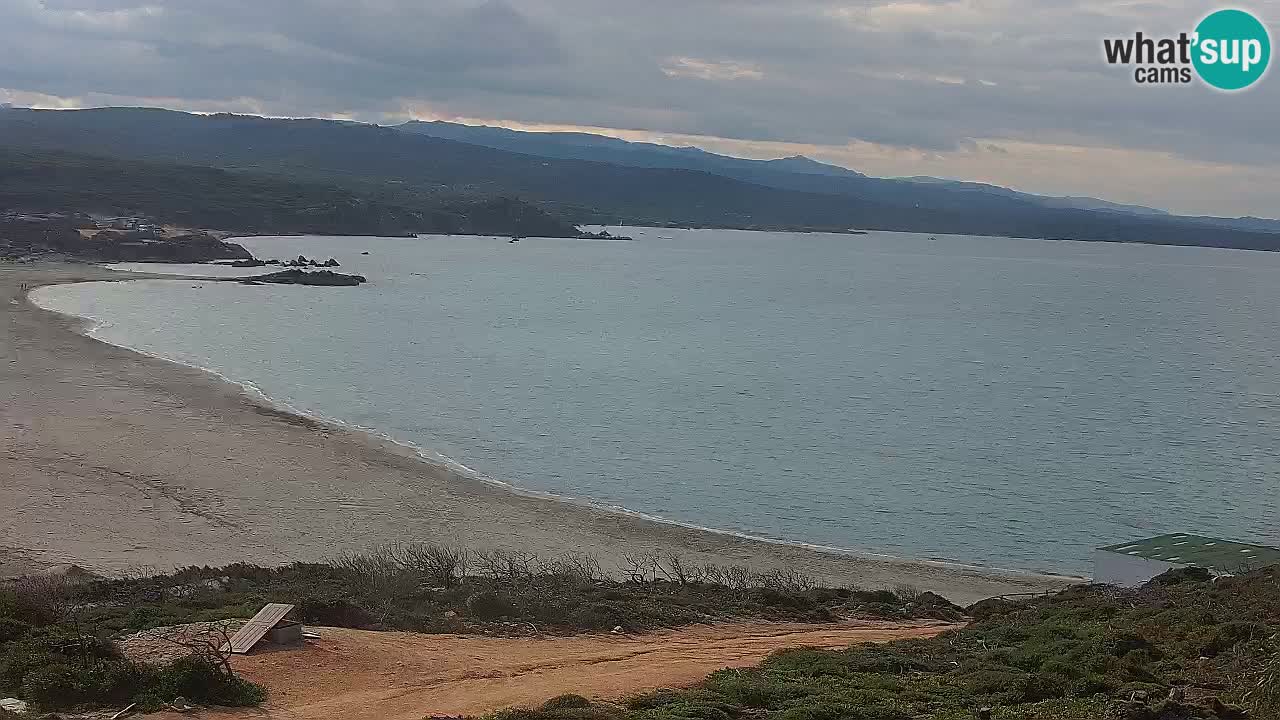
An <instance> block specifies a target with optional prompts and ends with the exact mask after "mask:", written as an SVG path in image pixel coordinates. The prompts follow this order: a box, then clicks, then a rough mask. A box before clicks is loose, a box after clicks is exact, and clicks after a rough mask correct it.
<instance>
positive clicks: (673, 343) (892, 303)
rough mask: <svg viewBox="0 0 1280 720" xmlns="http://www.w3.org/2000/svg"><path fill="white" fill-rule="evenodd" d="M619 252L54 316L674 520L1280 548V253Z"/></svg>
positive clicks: (156, 283) (427, 448)
mask: <svg viewBox="0 0 1280 720" xmlns="http://www.w3.org/2000/svg"><path fill="white" fill-rule="evenodd" d="M609 229H610V231H611V232H613V233H615V234H625V235H627V236H629V238H630V239H625V240H624V239H614V240H577V239H541V238H526V239H523V240H521V241H520V242H518V243H512V242H509V240H508V239H507V238H494V237H473V236H420V237H418V238H380V237H310V236H302V237H257V238H248V239H243V240H240V241H239V242H242V243H243V244H244V245H245V246H246V247H248V248H249V249H250V250H251V251H253V252H254V253H255V254H256V255H258V256H259V257H273V258H274V257H281V258H284V257H294V256H297V255H299V254H303V255H306V256H307V257H311V258H319V259H321V260H324V259H327V258H329V257H333V258H336V259H337V260H338V261H339V262H340V263H341V268H340V270H341V271H344V272H355V273H359V274H362V275H365V276H366V277H368V279H369V283H368V284H366V285H363V286H361V287H356V288H315V287H298V286H274V285H243V284H239V283H219V282H209V281H191V280H137V281H133V282H127V283H87V284H80V285H64V286H56V287H50V288H44V289H41V290H39V291H38V292H37V293H36V294H35V300H36V302H37V303H38V304H40V305H42V306H44V307H47V308H51V309H54V310H58V311H60V312H64V313H70V314H74V315H79V316H83V317H86V318H89V319H91V320H92V321H93V322H92V324H91V325H92V329H91V331H90V332H91V333H92V335H93V336H94V337H97V338H99V339H101V340H103V341H106V342H109V343H113V344H117V345H122V346H125V347H129V348H134V349H137V350H140V351H143V352H146V353H149V354H153V355H157V356H160V357H164V358H168V359H171V360H173V361H176V362H180V363H185V364H188V365H193V366H198V367H201V368H206V369H208V370H210V371H212V372H216V373H218V374H219V375H222V376H224V377H225V378H228V379H230V380H233V381H235V382H239V383H241V384H243V385H245V386H246V387H247V388H250V389H251V390H252V391H254V392H256V393H260V394H262V395H263V396H265V397H266V398H269V399H270V401H271V402H274V403H277V404H279V405H280V406H282V407H285V408H288V409H292V410H295V411H297V412H302V413H307V414H311V415H314V416H317V417H321V418H325V419H327V420H330V421H334V422H340V423H344V424H347V425H350V426H352V427H356V428H363V429H366V430H369V431H371V432H376V433H379V434H382V435H385V436H387V437H389V438H391V439H394V440H395V441H397V442H401V443H404V444H406V445H410V446H412V447H414V448H417V449H418V450H419V451H420V452H421V453H422V454H423V455H424V456H426V457H428V458H431V459H434V460H436V461H439V462H446V463H449V464H451V465H453V466H454V467H456V468H457V469H459V470H460V471H462V472H466V473H469V474H470V475H471V476H472V477H474V478H475V480H476V482H495V483H502V484H506V485H509V486H511V487H512V488H516V489H520V490H521V491H526V492H533V493H538V494H546V495H551V496H554V497H558V498H563V499H566V500H571V501H574V502H580V503H590V504H592V505H595V506H598V507H601V508H604V509H608V510H612V511H616V512H628V513H635V514H640V515H644V516H647V517H651V518H654V519H655V520H660V521H663V522H671V523H677V524H681V525H686V526H693V527H701V528H708V529H714V530H717V531H721V532H729V533H736V534H742V535H748V536H753V537H760V538H766V539H770V540H774V541H781V542H790V543H799V544H804V545H812V546H817V547H820V548H831V549H847V550H855V551H859V552H868V553H878V554H885V555H891V556H897V557H905V558H919V559H934V560H946V561H952V562H958V563H965V564H973V565H981V566H988V567H995V568H1006V569H1020V570H1031V571H1050V572H1059V573H1067V574H1081V575H1088V574H1089V573H1090V571H1091V553H1092V550H1093V549H1094V548H1096V547H1098V546H1101V545H1105V544H1109V543H1115V542H1122V541H1127V540H1131V539H1137V538H1141V537H1145V536H1150V535H1154V534H1158V533H1164V532H1175V531H1182V532H1194V533H1200V534H1206V535H1213V536H1218V537H1223V538H1229V539H1233V540H1240V541H1250V542H1258V543H1273V544H1274V543H1280V523H1277V522H1276V513H1277V509H1278V508H1280V313H1277V307H1280V254H1270V253H1261V252H1249V251H1238V250H1223V249H1211V248H1198V247H1166V246H1155V245H1142V244H1112V243H1085V242H1071V241H1041V240H1026V239H1010V238H998V237H969V236H959V235H938V236H927V235H918V234H908V233H888V232H870V233H867V234H862V235H854V234H809V233H766V232H741V231H725V230H674V229H665V228H631V227H628V228H609ZM125 269H132V270H144V271H151V272H155V271H162V272H173V273H183V272H194V273H199V274H209V273H210V272H211V271H210V269H209V268H208V266H195V267H192V266H155V265H131V266H125ZM268 270H269V268H268ZM217 271H218V272H221V273H224V274H229V273H233V272H241V273H243V272H249V273H257V272H262V269H253V270H249V271H243V270H231V269H227V268H218V269H217Z"/></svg>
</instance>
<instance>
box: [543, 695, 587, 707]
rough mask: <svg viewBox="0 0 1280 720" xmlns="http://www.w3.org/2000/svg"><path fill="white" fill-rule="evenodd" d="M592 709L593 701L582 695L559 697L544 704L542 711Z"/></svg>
mask: <svg viewBox="0 0 1280 720" xmlns="http://www.w3.org/2000/svg"><path fill="white" fill-rule="evenodd" d="M584 707H591V701H590V700H588V699H586V698H584V697H582V696H581V695H573V694H569V695H557V696H556V697H553V698H551V699H550V700H548V701H546V702H544V703H542V708H541V709H542V710H563V709H566V708H584Z"/></svg>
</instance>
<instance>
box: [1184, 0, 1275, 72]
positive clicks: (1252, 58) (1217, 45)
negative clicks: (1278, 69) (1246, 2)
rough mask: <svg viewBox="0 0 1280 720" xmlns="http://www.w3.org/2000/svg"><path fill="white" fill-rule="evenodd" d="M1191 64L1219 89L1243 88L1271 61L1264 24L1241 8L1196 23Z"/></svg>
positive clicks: (1269, 37)
mask: <svg viewBox="0 0 1280 720" xmlns="http://www.w3.org/2000/svg"><path fill="white" fill-rule="evenodd" d="M1193 42H1194V43H1195V50H1194V51H1193V54H1192V58H1191V61H1192V64H1194V65H1195V68H1196V72H1197V73H1199V74H1200V79H1201V80H1204V81H1205V82H1206V83H1208V84H1209V85H1211V86H1213V87H1215V88H1218V89H1219V90H1243V89H1245V88H1247V87H1249V86H1250V85H1252V84H1254V83H1255V82H1257V81H1258V80H1259V79H1260V78H1261V77H1262V75H1263V73H1265V72H1266V71H1267V63H1268V62H1270V60H1271V36H1270V35H1269V34H1268V33H1267V26H1266V25H1263V24H1262V22H1260V21H1259V20H1258V18H1256V17H1254V16H1253V15H1250V14H1249V13H1247V12H1245V11H1244V10H1219V11H1217V12H1215V13H1212V14H1210V15H1208V16H1206V17H1205V19H1203V20H1201V21H1200V24H1199V25H1197V26H1196V34H1195V40H1194V41H1193Z"/></svg>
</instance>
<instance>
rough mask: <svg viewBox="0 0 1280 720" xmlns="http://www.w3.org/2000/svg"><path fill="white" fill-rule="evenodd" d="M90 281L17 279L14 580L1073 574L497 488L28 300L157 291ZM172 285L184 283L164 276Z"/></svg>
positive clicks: (9, 459) (3, 458)
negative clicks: (662, 557) (624, 562)
mask: <svg viewBox="0 0 1280 720" xmlns="http://www.w3.org/2000/svg"><path fill="white" fill-rule="evenodd" d="M146 277H149V276H146V275H142V274H138V273H120V272H115V271H111V270H108V269H105V268H100V267H96V266H91V265H71V264H53V263H43V264H39V263H38V264H17V263H0V307H2V308H3V312H4V314H5V316H6V317H5V322H4V323H3V324H0V353H3V356H0V400H2V401H3V402H0V436H2V437H4V439H5V443H4V445H5V447H4V448H2V449H0V462H3V463H4V464H5V465H6V466H8V467H9V468H11V470H12V472H11V473H10V474H11V475H12V476H13V477H12V479H9V480H7V481H6V484H5V485H4V486H3V487H0V494H2V495H3V496H4V497H3V499H4V502H3V503H2V504H3V505H5V506H6V507H11V508H15V509H16V512H11V513H6V514H5V517H3V518H0V535H2V536H3V538H4V539H3V540H0V575H4V574H14V573H16V572H26V571H30V570H31V569H38V568H39V567H42V566H49V565H57V564H66V563H74V564H78V565H81V566H83V567H85V568H87V569H90V570H94V571H97V572H102V573H108V574H110V573H118V572H123V571H126V570H130V569H134V568H138V567H150V568H155V569H158V570H165V569H169V568H172V567H176V566H182V565H192V564H195V565H220V564H227V563H231V562H250V563H256V564H261V565H268V566H271V565H279V564H282V563H287V562H292V561H299V560H323V559H326V558H331V557H333V556H334V555H336V554H338V553H340V552H344V551H360V550H368V549H371V548H372V547H375V546H377V545H380V544H385V543H388V542H395V541H432V542H447V543H459V544H463V545H468V546H474V547H509V548H520V549H524V550H529V551H533V552H538V553H545V554H557V553H562V552H571V551H572V552H581V551H586V552H592V553H594V554H597V555H599V556H600V558H601V561H602V563H604V564H605V565H606V566H609V565H611V564H614V563H616V562H617V561H618V560H620V559H621V555H622V554H623V553H644V552H653V551H657V550H663V551H669V552H676V553H679V554H681V555H682V556H683V557H685V558H686V559H688V560H691V561H694V562H716V563H722V564H743V565H748V566H751V567H754V568H758V569H770V568H777V567H793V568H796V569H799V570H802V571H804V572H806V573H809V574H811V575H813V576H815V577H816V578H818V579H820V580H822V581H824V582H828V583H833V584H855V585H860V586H864V587H886V586H892V585H895V584H909V585H912V586H915V587H917V588H919V589H921V590H932V591H934V592H939V593H940V594H943V595H945V596H947V597H948V598H950V599H952V600H953V601H955V602H960V603H967V602H972V601H974V600H977V599H981V598H983V597H989V596H992V595H1000V594H1009V593H1023V592H1039V591H1045V590H1052V589H1056V588H1060V587H1062V586H1065V585H1067V584H1070V583H1071V582H1073V581H1078V580H1077V579H1074V578H1069V577H1064V576H1054V575H1038V574H1033V573H1022V572H1015V571H999V570H990V569H985V568H976V567H971V566H963V565H957V564H950V563H945V562H940V561H929V560H907V559H898V558H888V557H884V556H878V555H873V554H870V553H868V554H857V553H848V552H839V553H836V552H827V551H820V550H818V549H815V548H812V547H805V546H802V545H799V544H790V543H780V542H766V541H761V540H757V539H751V538H748V537H743V536H741V535H739V534H733V533H724V532H718V531H710V530H703V529H696V528H690V527H686V526H684V525H679V524H675V523H668V522H661V521H657V520H653V519H648V518H645V517H642V516H638V515H635V514H626V513H619V512H609V511H606V510H602V509H598V508H594V507H591V506H588V505H587V504H586V503H583V502H579V501H565V500H563V499H555V498H551V497H542V496H539V494H536V493H529V492H523V491H520V490H517V489H513V488H509V487H504V486H499V485H496V484H492V483H483V482H479V481H477V480H476V479H474V478H471V477H467V476H465V475H463V474H461V473H459V472H457V471H456V470H454V469H451V468H449V467H445V466H443V465H440V464H434V463H431V462H429V461H428V460H426V459H424V458H423V457H422V456H421V455H420V454H419V453H418V452H417V451H415V450H414V449H413V448H411V447H406V446H404V445H400V444H396V443H394V442H393V441H391V440H390V439H386V438H382V437H378V436H376V435H373V434H370V433H367V432H362V431H361V430H357V429H352V428H348V427H339V426H336V425H332V424H329V423H326V422H323V421H321V420H317V419H314V418H311V417H308V416H305V415H298V414H296V413H292V412H289V411H287V410H284V409H281V408H279V407H276V406H273V405H271V404H269V403H267V402H265V400H261V399H258V398H255V397H252V396H251V395H250V394H249V393H248V391H247V389H246V388H245V387H244V386H241V385H239V384H235V383H233V382H229V381H227V380H225V379H223V378H220V377H218V376H216V375H214V374H212V373H209V372H207V371H204V370H201V369H198V368H193V367H190V366H186V365H181V364H178V363H174V362H170V361H168V360H165V359H162V358H156V357H152V356H148V355H145V354H141V353H137V352H134V351H132V350H129V349H127V348H122V347H119V346H116V345H113V344H109V343H106V342H102V341H99V340H96V339H94V338H92V337H89V336H88V335H86V334H84V333H83V330H84V321H83V320H81V319H79V318H74V317H70V316H65V315H61V314H58V313H55V312H52V311H48V310H44V309H41V308H39V307H38V306H36V305H34V304H33V303H31V302H30V301H29V300H28V299H27V298H26V297H25V296H26V293H27V291H28V290H30V289H32V288H34V287H38V286H42V285H50V284H59V283H66V282H83V281H95V280H108V281H111V280H134V279H145V278H146ZM166 279H175V278H174V277H173V276H166Z"/></svg>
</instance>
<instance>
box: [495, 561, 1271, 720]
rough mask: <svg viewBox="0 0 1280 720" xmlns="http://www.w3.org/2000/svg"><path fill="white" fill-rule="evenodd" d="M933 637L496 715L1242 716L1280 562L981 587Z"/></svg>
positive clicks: (1258, 685)
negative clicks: (1007, 596)
mask: <svg viewBox="0 0 1280 720" xmlns="http://www.w3.org/2000/svg"><path fill="white" fill-rule="evenodd" d="M968 612H969V614H970V615H971V616H972V617H973V622H972V623H971V624H970V625H969V626H967V627H965V628H964V629H961V630H955V631H951V632H947V633H943V634H942V635H939V636H937V637H934V638H930V639H922V640H905V641H898V642H894V643H890V644H887V645H873V644H867V645H863V646H859V647H851V648H849V649H847V650H839V651H828V650H813V649H804V648H797V649H794V650H786V651H782V652H779V653H776V654H774V655H773V656H772V657H770V658H769V659H768V660H766V661H765V662H764V663H762V664H761V665H759V666H758V667H754V668H750V669H730V670H722V671H720V672H717V673H715V674H713V675H711V676H710V677H708V678H707V679H706V680H705V681H704V682H703V683H701V684H700V685H698V686H697V687H694V688H689V689H683V690H664V691H660V692H655V693H651V694H648V695H643V696H640V697H635V698H630V699H628V700H626V701H624V702H622V703H618V704H613V703H590V702H587V701H585V700H583V699H582V698H578V697H574V696H568V697H563V698H557V699H555V700H553V701H551V702H548V703H547V704H546V705H543V706H542V707H540V708H535V709H527V710H511V711H507V712H502V713H499V714H498V715H497V716H496V718H495V720H695V719H696V720H734V719H737V718H763V717H767V718H777V719H778V720H837V719H847V720H913V719H920V718H929V719H931V720H962V719H969V718H974V717H978V718H982V717H989V718H995V719H997V720H1032V719H1044V720H1104V719H1112V720H1240V719H1243V718H1257V719H1269V718H1277V717H1280V655H1278V654H1277V653H1278V651H1280V635H1278V633H1280V570H1277V569H1275V568H1271V569H1266V570H1260V571H1255V572H1253V573H1250V574H1248V575H1245V576H1240V577H1234V578H1223V579H1218V580H1214V579H1212V578H1210V577H1209V574H1208V573H1207V572H1205V571H1203V570H1199V569H1188V570H1175V571H1170V572H1169V573H1166V574H1165V575H1162V576H1160V577H1158V578H1156V579H1155V580H1153V581H1151V582H1150V583H1148V584H1147V585H1146V586H1145V587H1142V588H1139V589H1135V590H1121V589H1117V588H1113V587H1106V586H1096V585H1094V586H1081V587H1076V588H1072V589H1068V590H1065V591H1063V592H1061V593H1058V594H1057V595H1052V596H1046V597H1042V598H1036V599H1030V600H1023V601H1010V600H1001V599H993V600H986V601H983V602H980V603H978V604H976V605H974V606H972V607H970V608H968Z"/></svg>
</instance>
